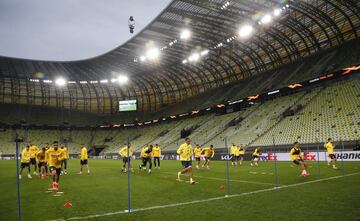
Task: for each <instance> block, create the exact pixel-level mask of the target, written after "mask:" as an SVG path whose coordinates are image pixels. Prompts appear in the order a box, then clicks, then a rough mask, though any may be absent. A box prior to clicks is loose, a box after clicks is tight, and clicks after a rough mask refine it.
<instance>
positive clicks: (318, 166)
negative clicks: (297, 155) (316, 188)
mask: <svg viewBox="0 0 360 221" xmlns="http://www.w3.org/2000/svg"><path fill="white" fill-rule="evenodd" d="M316 142H317V152H316V157H317V168H318V178H320V153H319V141H318V140H317V139H316Z"/></svg>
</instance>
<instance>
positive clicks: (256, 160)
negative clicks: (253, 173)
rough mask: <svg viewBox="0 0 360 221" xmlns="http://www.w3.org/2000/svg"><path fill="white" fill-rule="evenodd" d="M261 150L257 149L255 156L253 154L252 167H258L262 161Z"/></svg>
mask: <svg viewBox="0 0 360 221" xmlns="http://www.w3.org/2000/svg"><path fill="white" fill-rule="evenodd" d="M260 155H261V150H260V147H258V148H255V150H254V152H253V154H252V160H251V164H250V165H251V166H253V165H255V166H258V162H259V160H260Z"/></svg>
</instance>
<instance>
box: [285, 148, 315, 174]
mask: <svg viewBox="0 0 360 221" xmlns="http://www.w3.org/2000/svg"><path fill="white" fill-rule="evenodd" d="M289 155H290V157H291V159H292V161H293V162H294V163H295V164H296V165H300V166H301V168H303V171H302V172H301V174H300V176H303V177H306V176H309V175H310V174H308V173H307V171H306V168H307V164H306V163H305V161H304V159H303V155H302V152H301V149H300V147H299V143H298V142H295V143H294V146H293V148H291V150H290V154H289Z"/></svg>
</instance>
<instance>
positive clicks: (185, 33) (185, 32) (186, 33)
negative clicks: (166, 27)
mask: <svg viewBox="0 0 360 221" xmlns="http://www.w3.org/2000/svg"><path fill="white" fill-rule="evenodd" d="M190 36H191V32H190V31H189V30H188V29H185V30H183V31H182V32H181V35H180V38H181V39H189V38H190Z"/></svg>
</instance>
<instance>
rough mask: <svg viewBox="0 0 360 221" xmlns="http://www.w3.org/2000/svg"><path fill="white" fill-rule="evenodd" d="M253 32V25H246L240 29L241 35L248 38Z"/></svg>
mask: <svg viewBox="0 0 360 221" xmlns="http://www.w3.org/2000/svg"><path fill="white" fill-rule="evenodd" d="M252 32H253V27H252V26H251V25H244V26H242V27H241V28H240V30H239V37H241V38H246V37H248V36H250V34H251V33H252Z"/></svg>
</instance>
